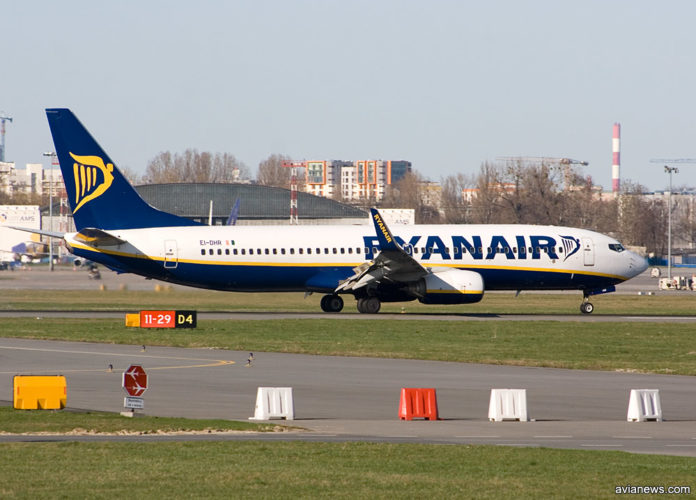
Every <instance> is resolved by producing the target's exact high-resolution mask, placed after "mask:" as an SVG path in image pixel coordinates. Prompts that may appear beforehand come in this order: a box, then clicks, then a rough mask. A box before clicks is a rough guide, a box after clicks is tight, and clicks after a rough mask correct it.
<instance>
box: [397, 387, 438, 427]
mask: <svg viewBox="0 0 696 500" xmlns="http://www.w3.org/2000/svg"><path fill="white" fill-rule="evenodd" d="M399 418H400V419H401V420H413V419H414V418H427V419H428V420H437V419H438V418H437V395H436V394H435V389H412V388H405V387H404V388H402V389H401V401H400V402H399Z"/></svg>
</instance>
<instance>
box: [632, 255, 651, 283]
mask: <svg viewBox="0 0 696 500" xmlns="http://www.w3.org/2000/svg"><path fill="white" fill-rule="evenodd" d="M628 253H629V259H630V260H629V265H628V267H629V270H630V272H631V277H633V276H638V275H639V274H640V273H642V272H643V271H645V270H646V269H647V268H648V259H646V258H645V257H642V256H640V255H638V254H637V253H635V252H630V251H629V252H628Z"/></svg>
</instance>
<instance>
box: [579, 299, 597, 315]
mask: <svg viewBox="0 0 696 500" xmlns="http://www.w3.org/2000/svg"><path fill="white" fill-rule="evenodd" d="M592 311H594V305H593V304H592V302H590V298H589V297H588V296H587V295H585V296H584V297H583V299H582V304H580V312H582V313H583V314H592Z"/></svg>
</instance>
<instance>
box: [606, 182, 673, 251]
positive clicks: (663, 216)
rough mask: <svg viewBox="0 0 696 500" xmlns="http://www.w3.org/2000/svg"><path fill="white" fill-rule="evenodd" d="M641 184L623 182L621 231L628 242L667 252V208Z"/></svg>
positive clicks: (619, 227)
mask: <svg viewBox="0 0 696 500" xmlns="http://www.w3.org/2000/svg"><path fill="white" fill-rule="evenodd" d="M645 191H646V189H645V187H644V186H641V185H640V184H637V183H634V182H631V181H630V180H627V181H623V185H622V193H621V197H620V199H619V220H618V234H619V237H620V239H621V241H623V242H624V243H625V244H627V245H635V246H644V247H646V249H647V251H648V252H649V253H657V254H660V255H662V254H664V253H665V251H666V241H667V235H666V232H665V231H666V228H667V207H666V206H665V204H664V203H663V201H662V200H654V199H653V200H650V199H646V198H645V197H644V196H643V194H644V193H645Z"/></svg>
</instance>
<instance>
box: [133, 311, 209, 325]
mask: <svg viewBox="0 0 696 500" xmlns="http://www.w3.org/2000/svg"><path fill="white" fill-rule="evenodd" d="M128 316H129V315H126V318H128ZM196 316H197V315H196V311H140V325H139V326H140V328H196V324H197V317H196ZM131 324H132V323H131Z"/></svg>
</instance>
